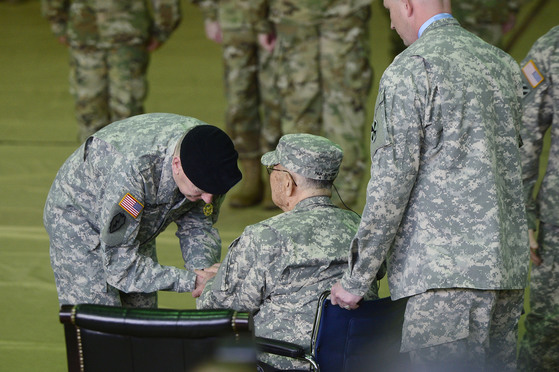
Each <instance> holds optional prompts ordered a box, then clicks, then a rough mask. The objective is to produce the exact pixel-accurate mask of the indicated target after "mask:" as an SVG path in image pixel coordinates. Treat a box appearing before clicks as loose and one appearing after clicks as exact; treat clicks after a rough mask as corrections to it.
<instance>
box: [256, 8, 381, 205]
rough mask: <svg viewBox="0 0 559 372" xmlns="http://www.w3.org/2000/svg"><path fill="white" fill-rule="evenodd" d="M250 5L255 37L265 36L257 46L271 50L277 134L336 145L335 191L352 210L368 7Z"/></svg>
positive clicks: (360, 159) (359, 158) (368, 78)
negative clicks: (278, 113) (254, 18)
mask: <svg viewBox="0 0 559 372" xmlns="http://www.w3.org/2000/svg"><path fill="white" fill-rule="evenodd" d="M256 3H260V5H258V6H257V7H256V8H255V9H256V10H257V11H258V12H259V14H260V16H259V17H258V19H259V20H260V21H259V23H258V24H257V30H258V32H259V33H260V34H261V35H268V37H267V38H266V37H261V38H260V40H261V41H262V40H264V41H266V42H265V45H267V46H273V47H274V59H275V60H276V63H277V71H278V73H277V76H278V80H277V86H278V90H279V94H280V97H281V127H282V133H284V134H286V133H301V132H302V133H312V134H320V135H323V136H325V137H327V138H329V139H331V140H332V141H334V142H335V143H338V144H339V145H340V146H341V147H342V149H343V150H344V161H343V163H342V166H341V168H340V176H339V177H338V180H339V184H338V189H339V190H340V193H341V196H342V198H343V199H344V200H345V201H346V202H347V203H348V204H354V203H355V202H356V200H357V193H358V190H359V186H360V183H361V179H362V178H363V173H364V167H365V155H364V151H363V134H364V130H365V120H366V105H367V97H368V94H369V91H370V88H371V82H372V69H371V65H370V63H369V55H370V46H369V42H370V40H369V19H370V15H371V5H370V4H371V0H335V1H332V0H297V1H294V0H256ZM266 14H268V15H269V19H268V20H267V19H266V18H265V16H264V15H266Z"/></svg>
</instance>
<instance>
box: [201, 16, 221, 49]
mask: <svg viewBox="0 0 559 372" xmlns="http://www.w3.org/2000/svg"><path fill="white" fill-rule="evenodd" d="M204 29H205V31H206V37H207V38H208V39H210V40H212V41H215V42H216V43H218V44H221V42H222V41H223V33H222V32H221V26H220V25H219V22H217V21H208V20H206V21H204Z"/></svg>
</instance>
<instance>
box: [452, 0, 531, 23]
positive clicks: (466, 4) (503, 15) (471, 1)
mask: <svg viewBox="0 0 559 372" xmlns="http://www.w3.org/2000/svg"><path fill="white" fill-rule="evenodd" d="M528 1H529V0H453V1H452V14H453V15H454V16H455V17H456V19H458V20H460V23H462V24H463V25H464V27H465V28H468V26H470V25H471V26H475V25H477V24H487V23H490V24H498V25H502V24H504V23H506V22H508V21H509V17H510V15H511V14H516V13H518V11H519V9H520V7H521V6H522V5H523V4H524V3H526V2H528Z"/></svg>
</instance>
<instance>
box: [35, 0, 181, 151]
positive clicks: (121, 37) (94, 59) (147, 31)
mask: <svg viewBox="0 0 559 372" xmlns="http://www.w3.org/2000/svg"><path fill="white" fill-rule="evenodd" d="M42 11H43V15H44V16H45V17H46V18H47V20H48V21H49V23H50V25H51V29H52V31H53V33H54V34H55V35H56V36H57V37H61V36H65V37H66V38H67V42H68V43H69V45H70V93H71V94H72V95H73V97H74V100H75V111H76V119H77V121H78V126H79V129H80V133H79V137H80V139H81V140H82V141H83V140H85V139H86V138H87V137H88V136H90V135H91V134H93V133H95V132H96V131H97V130H99V129H101V128H102V127H104V126H105V125H107V124H109V123H111V122H114V121H118V120H121V119H124V118H127V117H130V116H134V115H138V114H141V113H143V112H144V106H143V104H144V100H145V97H146V95H147V81H146V73H147V68H148V63H149V54H148V51H147V49H146V46H147V44H148V43H149V42H150V40H151V39H153V38H154V39H157V40H158V41H159V42H161V43H162V42H164V41H166V40H167V39H168V38H169V36H170V35H171V33H172V32H173V31H174V30H175V29H176V27H177V26H178V25H179V23H180V20H181V13H180V2H179V1H178V0H153V1H147V0H119V1H112V0H73V1H68V0H42Z"/></svg>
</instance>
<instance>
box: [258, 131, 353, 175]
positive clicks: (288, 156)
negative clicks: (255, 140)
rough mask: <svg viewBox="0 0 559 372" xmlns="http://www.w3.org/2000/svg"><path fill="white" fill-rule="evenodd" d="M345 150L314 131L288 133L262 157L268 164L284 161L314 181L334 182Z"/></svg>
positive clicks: (282, 162) (286, 165)
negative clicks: (312, 132)
mask: <svg viewBox="0 0 559 372" xmlns="http://www.w3.org/2000/svg"><path fill="white" fill-rule="evenodd" d="M342 158H343V151H342V149H341V148H340V146H338V145H336V144H335V143H333V142H332V141H330V140H328V139H326V138H324V137H320V136H315V135H312V134H306V133H299V134H286V135H284V136H282V137H281V138H280V140H279V143H278V145H277V147H276V149H275V150H274V151H271V152H269V153H267V154H264V155H263V156H262V160H261V161H262V164H264V165H266V166H271V165H276V164H281V165H282V166H284V167H285V168H287V169H288V170H290V171H292V172H295V173H297V174H300V175H302V176H304V177H306V178H310V179H312V180H327V181H332V180H334V179H335V178H336V176H337V175H338V170H339V168H340V163H341V162H342Z"/></svg>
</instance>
